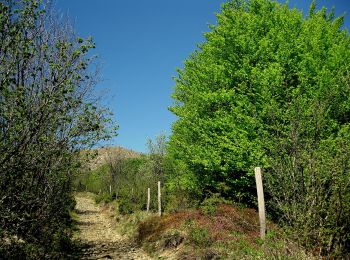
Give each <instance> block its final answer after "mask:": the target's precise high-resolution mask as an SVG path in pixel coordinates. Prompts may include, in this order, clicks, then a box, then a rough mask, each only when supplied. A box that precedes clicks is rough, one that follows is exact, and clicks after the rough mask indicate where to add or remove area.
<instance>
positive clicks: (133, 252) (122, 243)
mask: <svg viewBox="0 0 350 260" xmlns="http://www.w3.org/2000/svg"><path fill="white" fill-rule="evenodd" d="M76 201H77V205H76V212H77V214H78V228H79V230H80V231H79V232H78V233H77V237H76V239H77V240H79V241H80V244H81V245H82V247H83V249H82V259H130V260H131V259H151V258H150V257H149V256H148V255H147V254H146V253H145V252H144V251H142V249H140V248H137V246H136V245H135V244H134V243H133V242H131V241H129V240H128V239H127V238H125V237H123V236H122V235H120V234H119V233H118V232H117V231H116V229H115V225H116V223H115V222H114V221H113V219H112V218H111V217H110V215H109V214H108V211H107V210H103V209H102V208H101V207H99V206H98V205H96V204H95V202H94V199H93V196H92V195H91V194H88V193H79V194H77V195H76Z"/></svg>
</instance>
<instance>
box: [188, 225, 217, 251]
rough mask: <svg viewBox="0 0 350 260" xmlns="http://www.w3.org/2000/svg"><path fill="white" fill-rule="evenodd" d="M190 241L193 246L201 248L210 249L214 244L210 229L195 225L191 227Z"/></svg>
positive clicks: (189, 232) (189, 231)
mask: <svg viewBox="0 0 350 260" xmlns="http://www.w3.org/2000/svg"><path fill="white" fill-rule="evenodd" d="M188 240H189V242H190V243H191V244H193V245H195V246H197V247H200V248H205V247H209V246H211V245H212V244H213V242H214V241H213V239H212V238H211V237H210V234H209V231H208V229H206V228H203V227H200V226H198V225H194V224H192V225H190V226H189V230H188Z"/></svg>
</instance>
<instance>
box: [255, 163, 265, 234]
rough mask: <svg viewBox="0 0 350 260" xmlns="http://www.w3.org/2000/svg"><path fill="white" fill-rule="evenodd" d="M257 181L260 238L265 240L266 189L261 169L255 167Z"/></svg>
mask: <svg viewBox="0 0 350 260" xmlns="http://www.w3.org/2000/svg"><path fill="white" fill-rule="evenodd" d="M255 181H256V190H257V194H258V209H259V220H260V237H261V239H265V233H266V219H265V200H264V189H263V184H262V177H261V169H260V167H255Z"/></svg>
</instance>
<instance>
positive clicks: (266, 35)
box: [101, 0, 350, 257]
mask: <svg viewBox="0 0 350 260" xmlns="http://www.w3.org/2000/svg"><path fill="white" fill-rule="evenodd" d="M342 24H343V17H335V15H334V13H333V11H330V12H328V11H327V10H326V9H325V8H322V9H320V10H317V8H316V4H315V2H313V3H312V5H311V6H310V9H309V12H308V14H307V15H306V16H304V15H303V14H302V12H301V11H300V10H297V9H290V8H289V7H288V5H287V4H279V3H277V2H273V1H269V0H250V1H229V2H228V3H225V4H223V6H222V10H221V12H220V13H219V14H218V15H217V25H215V26H214V25H213V26H211V27H210V28H211V31H210V32H208V33H206V34H205V38H206V41H205V42H204V43H202V44H200V45H199V49H198V50H196V51H195V52H194V53H193V54H192V55H190V57H189V58H188V59H187V60H186V61H185V65H184V68H183V69H181V70H179V71H178V76H177V77H176V86H175V90H174V93H173V98H174V104H173V106H172V107H171V108H170V110H171V111H172V112H173V113H174V114H175V115H176V116H177V117H178V120H177V121H176V122H175V123H174V125H173V128H172V134H171V135H170V139H169V142H163V141H164V137H163V139H161V140H162V142H154V143H153V145H154V146H152V145H151V146H150V153H149V154H148V155H143V156H141V157H139V158H137V159H128V160H125V161H124V162H120V163H118V160H114V163H115V164H113V163H111V162H110V163H109V166H107V165H108V164H106V166H105V168H104V171H105V172H106V173H107V172H109V174H110V180H111V183H115V185H116V188H117V189H116V190H115V193H116V194H115V196H112V197H111V198H110V199H112V198H115V197H116V198H117V204H118V207H117V208H118V210H119V212H120V213H122V214H125V213H132V212H137V210H144V209H145V207H146V206H145V205H146V199H147V197H146V190H147V188H148V187H150V188H151V190H152V196H153V197H152V203H155V202H156V186H155V185H156V182H157V181H158V180H160V181H161V182H162V184H163V194H164V196H163V200H164V208H165V211H167V212H172V211H179V210H183V209H186V208H198V207H200V205H202V203H203V201H205V200H206V199H208V198H210V197H212V196H219V197H222V198H224V199H226V200H230V201H234V202H235V203H238V204H239V205H244V206H248V207H253V208H254V207H256V189H255V180H254V175H253V173H254V171H253V169H254V167H256V166H261V167H262V168H263V176H264V186H265V196H266V200H267V205H266V207H267V212H268V213H269V215H270V219H271V220H273V221H274V222H275V223H278V224H279V225H280V226H282V227H283V229H284V230H285V231H288V232H289V238H291V239H292V240H294V241H296V242H297V243H298V244H300V245H302V246H303V247H305V248H306V249H307V250H308V251H309V252H312V253H313V254H315V255H317V256H319V257H320V256H333V257H342V256H346V255H348V254H349V250H350V244H349V241H350V237H349V234H350V232H349V231H350V222H349V217H348V216H349V215H350V171H349V169H350V124H349V123H350V121H349V120H350V106H349V105H350V74H349V71H350V70H349V69H350V48H349V47H350V37H349V34H348V32H347V31H345V30H343V29H342ZM151 144H152V143H151ZM118 165H119V166H121V165H123V167H125V168H124V169H125V171H124V172H123V171H120V170H121V168H118ZM126 169H129V170H126ZM101 171H102V168H101ZM120 173H122V174H120ZM113 178H115V179H113ZM118 180H119V181H118ZM112 185H114V184H112ZM112 195H113V194H112ZM155 206H156V205H155V204H153V209H156V207H155ZM140 232H142V230H140Z"/></svg>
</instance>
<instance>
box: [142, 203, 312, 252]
mask: <svg viewBox="0 0 350 260" xmlns="http://www.w3.org/2000/svg"><path fill="white" fill-rule="evenodd" d="M268 227H269V229H270V231H269V232H268V234H267V238H266V240H265V241H262V240H261V239H260V231H259V218H258V213H257V212H256V211H255V210H254V209H247V208H245V209H241V208H238V207H235V206H232V205H228V204H221V205H219V206H217V209H216V211H215V213H214V214H206V213H205V212H203V210H202V209H191V210H185V211H181V212H177V213H172V214H166V215H164V216H162V217H159V216H151V217H148V218H146V219H145V220H144V221H142V222H140V224H139V226H138V230H137V236H136V239H137V241H138V242H139V243H140V244H142V245H143V246H144V248H145V249H146V250H148V251H149V252H150V251H151V252H155V251H157V252H158V256H159V255H160V256H165V258H166V259H196V258H198V257H199V259H219V258H220V259H222V258H223V259H252V258H253V259H256V258H259V259H275V258H277V259H279V258H283V259H311V258H312V257H311V256H309V255H307V254H305V253H304V251H303V250H302V249H301V248H300V247H298V246H297V245H296V244H295V243H293V242H291V241H289V240H288V239H286V237H285V236H284V235H283V233H282V232H281V231H280V230H279V229H278V227H277V226H276V225H275V224H273V223H271V222H268ZM171 235H173V238H171V237H170V236H171ZM169 244H170V245H174V246H173V247H170V248H169V247H167V245H169ZM180 244H181V245H180ZM169 250H172V251H171V252H170V253H169Z"/></svg>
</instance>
